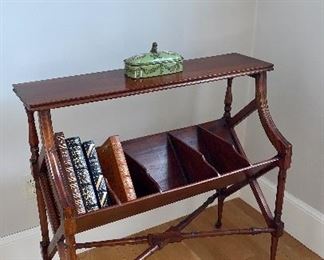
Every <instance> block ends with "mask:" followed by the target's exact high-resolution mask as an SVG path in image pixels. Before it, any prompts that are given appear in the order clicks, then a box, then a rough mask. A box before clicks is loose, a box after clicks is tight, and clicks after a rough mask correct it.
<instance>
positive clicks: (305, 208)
mask: <svg viewBox="0 0 324 260" xmlns="http://www.w3.org/2000/svg"><path fill="white" fill-rule="evenodd" d="M259 184H260V187H261V189H262V191H263V193H264V195H265V197H266V198H267V199H268V201H269V204H270V205H274V201H275V195H276V186H275V185H274V184H273V183H272V182H270V181H269V180H267V179H266V178H264V177H263V178H260V179H259ZM240 197H241V199H243V200H244V201H245V202H247V203H248V204H250V205H251V206H252V207H254V208H255V209H257V210H258V211H260V210H259V207H258V205H257V203H256V201H255V198H254V196H253V194H252V192H251V189H250V188H249V187H245V188H244V189H242V190H241V191H240ZM284 198H285V199H284V210H283V216H282V219H283V221H284V223H285V231H287V232H288V233H289V234H290V235H292V236H293V237H294V238H296V239H297V240H299V241H300V242H301V243H302V244H304V245H305V246H306V247H308V248H309V249H310V250H312V251H313V252H315V253H316V254H318V255H319V256H320V257H321V258H324V244H323V241H324V214H323V213H321V212H319V211H318V210H316V209H314V208H312V207H311V206H309V205H308V204H306V203H305V202H303V201H301V200H300V199H298V198H296V197H295V196H293V195H291V194H289V193H288V192H285V197H284Z"/></svg>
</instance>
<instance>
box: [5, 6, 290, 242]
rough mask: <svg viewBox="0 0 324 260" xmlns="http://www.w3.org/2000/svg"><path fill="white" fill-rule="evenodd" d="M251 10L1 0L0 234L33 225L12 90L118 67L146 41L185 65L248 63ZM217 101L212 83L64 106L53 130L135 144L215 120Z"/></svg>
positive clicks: (23, 129) (18, 108)
mask: <svg viewBox="0 0 324 260" xmlns="http://www.w3.org/2000/svg"><path fill="white" fill-rule="evenodd" d="M254 8H255V1H239V0H237V1H199V2H198V1H197V2H195V1H192V2H189V1H188V2H180V1H179V2H175V1H169V2H168V1H136V2H135V1H128V2H127V1H123V2H118V1H114V2H113V1H106V2H104V1H93V2H92V1H88V2H87V1H80V2H77V1H73V2H72V1H71V2H68V1H57V2H54V1H48V2H46V1H1V13H0V16H1V48H0V49H1V83H0V84H1V87H0V90H1V92H0V100H1V109H0V111H1V112H0V113H1V114H0V122H1V126H0V131H1V135H0V138H1V141H0V142H1V150H0V160H1V162H0V200H1V201H0V221H1V222H0V235H1V236H4V235H7V234H10V233H13V232H17V231H20V230H23V229H27V228H30V227H32V226H35V225H37V224H38V222H37V210H36V207H35V201H34V200H32V199H30V198H28V196H27V194H26V189H25V182H24V179H25V176H26V175H27V174H29V165H28V158H29V152H28V146H27V142H26V140H27V121H26V117H25V114H24V110H23V107H22V105H21V103H20V102H19V100H18V98H17V97H16V96H15V95H14V94H13V92H12V86H11V85H12V84H13V83H17V82H25V81H32V80H40V79H46V78H52V77H59V76H65V75H73V74H80V73H88V72H95V71H103V70H108V69H113V68H119V67H122V66H123V64H122V60H123V59H124V58H126V57H128V56H131V55H133V54H136V53H139V52H145V51H148V50H149V48H150V45H151V42H153V41H157V42H158V43H159V46H160V48H161V49H165V50H174V51H178V52H180V53H181V54H183V56H184V57H185V58H192V57H199V56H210V55H216V54H221V53H228V52H240V53H243V54H248V55H249V54H251V53H250V52H251V46H252V39H253V37H252V36H253V22H254V13H255V12H254ZM224 84H225V82H221V83H218V85H224ZM213 85H215V84H213ZM238 85H239V87H238V88H235V89H234V94H235V99H236V100H235V101H238V103H236V104H238V106H239V105H241V104H243V103H245V101H246V99H247V85H248V82H247V81H245V80H242V81H240V80H237V81H235V86H238ZM223 94H224V88H218V89H216V88H212V87H211V84H209V85H208V87H205V88H200V89H198V88H195V87H190V88H187V89H175V90H171V91H165V92H160V93H152V94H148V95H144V96H137V97H130V98H126V99H120V100H114V101H111V102H102V103H98V104H95V105H94V104H92V105H85V106H82V107H74V108H65V109H62V110H58V111H57V112H55V113H54V116H53V119H54V120H55V122H56V124H55V125H54V127H55V129H56V130H57V131H59V130H63V131H64V132H65V134H66V135H67V136H71V135H79V136H81V137H82V138H84V139H87V138H93V139H94V140H95V141H96V142H97V143H98V144H100V143H101V142H102V141H103V140H104V139H105V137H107V136H108V135H111V134H120V136H121V137H122V139H126V138H132V137H136V136H140V135H143V134H149V133H153V132H159V131H163V130H165V129H172V128H176V127H180V126H185V125H190V124H192V123H195V122H203V121H206V120H211V119H214V118H216V117H218V116H219V115H220V114H221V109H222V106H223ZM282 103H284V102H282ZM84 120H89V124H84V123H83V122H82V121H84ZM184 213H185V211H184ZM166 218H167V216H166ZM135 224H136V223H135Z"/></svg>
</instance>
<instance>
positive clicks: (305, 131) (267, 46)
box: [245, 0, 324, 213]
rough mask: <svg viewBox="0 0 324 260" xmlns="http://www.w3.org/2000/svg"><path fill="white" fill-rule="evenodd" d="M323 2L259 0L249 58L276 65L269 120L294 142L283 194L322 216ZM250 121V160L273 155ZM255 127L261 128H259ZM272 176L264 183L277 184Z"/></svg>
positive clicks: (270, 88) (271, 79) (271, 78)
mask: <svg viewBox="0 0 324 260" xmlns="http://www.w3.org/2000/svg"><path fill="white" fill-rule="evenodd" d="M323 8H324V1H320V0H318V1H309V0H304V1H258V3H257V9H256V12H257V13H256V15H257V19H256V20H257V25H256V31H255V46H254V52H253V53H254V56H256V57H260V58H262V59H265V60H269V61H271V62H273V63H274V64H275V71H274V72H271V73H269V76H268V100H269V107H270V112H271V114H272V117H273V118H274V121H275V122H276V123H277V126H278V128H279V129H280V130H281V131H282V133H283V135H284V136H286V137H287V139H288V140H289V141H290V142H291V143H292V144H293V162H292V168H291V169H290V170H289V174H288V178H287V190H288V192H289V193H290V194H293V195H294V196H295V197H297V198H298V199H300V200H302V201H304V202H305V203H307V204H308V205H310V206H311V207H313V208H315V209H316V210H318V211H320V212H322V213H324V81H323V80H324V54H323V48H324V40H323V37H324V28H323V27H324V10H323ZM256 118H257V117H256V116H255V117H254V120H250V121H249V123H248V125H247V129H246V139H245V142H246V147H247V148H248V150H249V152H250V153H249V154H250V156H251V158H253V159H254V160H257V159H260V158H264V156H265V155H269V154H271V153H272V152H273V149H271V146H270V145H267V146H265V145H264V141H263V140H264V138H265V137H264V134H263V131H262V129H261V127H258V128H257V127H255V123H256V120H255V119H256ZM259 126H260V124H259ZM275 176H276V175H275V174H273V175H272V176H270V178H269V180H270V181H271V182H273V183H276V178H275Z"/></svg>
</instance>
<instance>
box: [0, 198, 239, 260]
mask: <svg viewBox="0 0 324 260" xmlns="http://www.w3.org/2000/svg"><path fill="white" fill-rule="evenodd" d="M211 194H212V193H211V192H208V193H204V194H200V195H198V196H195V197H192V198H189V199H185V200H182V201H179V202H176V203H172V204H170V205H167V206H163V207H160V208H157V209H154V210H150V211H148V212H145V213H142V214H138V215H136V216H133V217H129V218H126V219H123V220H120V221H117V222H115V223H110V224H107V225H104V226H102V227H98V228H96V229H93V230H90V231H86V232H83V233H81V234H78V235H77V238H76V239H77V241H78V242H85V241H91V240H104V239H113V238H121V237H124V236H128V235H131V234H134V233H137V232H139V231H141V230H144V229H148V228H150V227H153V226H156V225H160V224H162V223H165V222H168V221H170V220H173V219H177V218H179V217H182V216H184V215H187V214H189V213H191V212H192V211H193V210H195V209H196V208H197V207H199V206H200V205H201V203H202V202H203V201H205V199H206V198H207V197H208V196H210V195H211ZM237 197H239V194H238V193H236V194H233V195H232V196H230V197H229V199H233V198H237ZM212 205H213V204H212ZM214 205H215V203H214ZM215 221H216V212H215ZM39 241H40V229H39V227H35V228H32V229H28V230H25V231H22V232H19V233H16V234H13V235H10V236H7V237H4V238H1V239H0V252H1V253H0V260H37V259H41V257H40V250H39ZM17 249H19V250H17ZM56 259H57V258H56Z"/></svg>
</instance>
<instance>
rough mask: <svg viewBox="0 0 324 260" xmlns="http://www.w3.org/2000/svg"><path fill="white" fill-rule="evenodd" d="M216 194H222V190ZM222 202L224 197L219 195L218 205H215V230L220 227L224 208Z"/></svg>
mask: <svg viewBox="0 0 324 260" xmlns="http://www.w3.org/2000/svg"><path fill="white" fill-rule="evenodd" d="M218 192H220V193H222V190H219V191H218ZM224 200H225V197H224V196H222V195H220V196H219V197H218V204H217V215H218V216H217V222H216V224H215V227H216V228H221V227H222V217H223V208H224Z"/></svg>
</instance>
